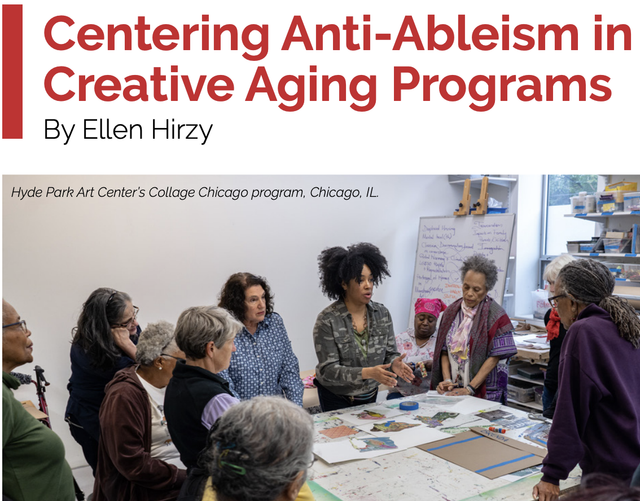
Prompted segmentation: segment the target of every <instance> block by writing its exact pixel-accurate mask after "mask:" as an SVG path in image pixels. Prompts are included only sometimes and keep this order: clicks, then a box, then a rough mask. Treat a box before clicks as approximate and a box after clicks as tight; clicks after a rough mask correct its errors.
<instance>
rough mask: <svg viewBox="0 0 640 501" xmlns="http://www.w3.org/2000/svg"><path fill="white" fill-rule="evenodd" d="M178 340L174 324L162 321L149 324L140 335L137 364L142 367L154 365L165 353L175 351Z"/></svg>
mask: <svg viewBox="0 0 640 501" xmlns="http://www.w3.org/2000/svg"><path fill="white" fill-rule="evenodd" d="M176 348H177V346H176V338H175V336H174V334H173V324H171V323H169V322H167V321H165V320H160V321H158V322H154V323H151V324H148V325H147V327H146V329H144V330H143V331H142V332H141V333H140V338H139V340H138V346H137V350H136V362H138V363H139V364H140V365H152V364H153V361H154V360H155V359H156V358H158V357H159V356H160V355H161V354H162V352H163V351H165V350H167V349H169V350H172V351H173V350H175V349H176Z"/></svg>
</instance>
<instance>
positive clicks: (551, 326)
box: [547, 308, 560, 341]
mask: <svg viewBox="0 0 640 501" xmlns="http://www.w3.org/2000/svg"><path fill="white" fill-rule="evenodd" d="M559 335H560V315H558V312H557V311H556V309H555V308H552V309H551V314H550V315H549V321H548V322H547V341H551V340H552V339H555V338H557V337H558V336H559Z"/></svg>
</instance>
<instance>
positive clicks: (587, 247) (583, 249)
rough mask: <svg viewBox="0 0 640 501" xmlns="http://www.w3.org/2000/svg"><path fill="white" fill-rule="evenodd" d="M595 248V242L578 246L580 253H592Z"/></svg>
mask: <svg viewBox="0 0 640 501" xmlns="http://www.w3.org/2000/svg"><path fill="white" fill-rule="evenodd" d="M595 248H596V243H595V242H589V243H584V244H580V252H594V250H593V249H595Z"/></svg>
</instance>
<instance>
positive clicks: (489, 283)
mask: <svg viewBox="0 0 640 501" xmlns="http://www.w3.org/2000/svg"><path fill="white" fill-rule="evenodd" d="M470 271H474V272H476V273H482V274H483V275H484V280H485V285H486V287H487V290H488V291H490V290H492V289H493V288H494V287H495V286H496V283H497V282H498V267H497V266H496V262H495V261H494V260H493V259H489V258H487V257H485V256H483V255H482V254H474V255H473V256H470V257H468V258H467V259H465V260H464V262H463V263H462V267H461V268H460V276H461V277H462V281H463V282H464V277H465V275H466V274H467V273H468V272H470Z"/></svg>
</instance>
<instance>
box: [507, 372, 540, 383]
mask: <svg viewBox="0 0 640 501" xmlns="http://www.w3.org/2000/svg"><path fill="white" fill-rule="evenodd" d="M509 379H517V380H518V381H525V382H527V383H533V384H537V385H539V386H544V379H529V378H526V377H524V376H520V375H519V374H509Z"/></svg>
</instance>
